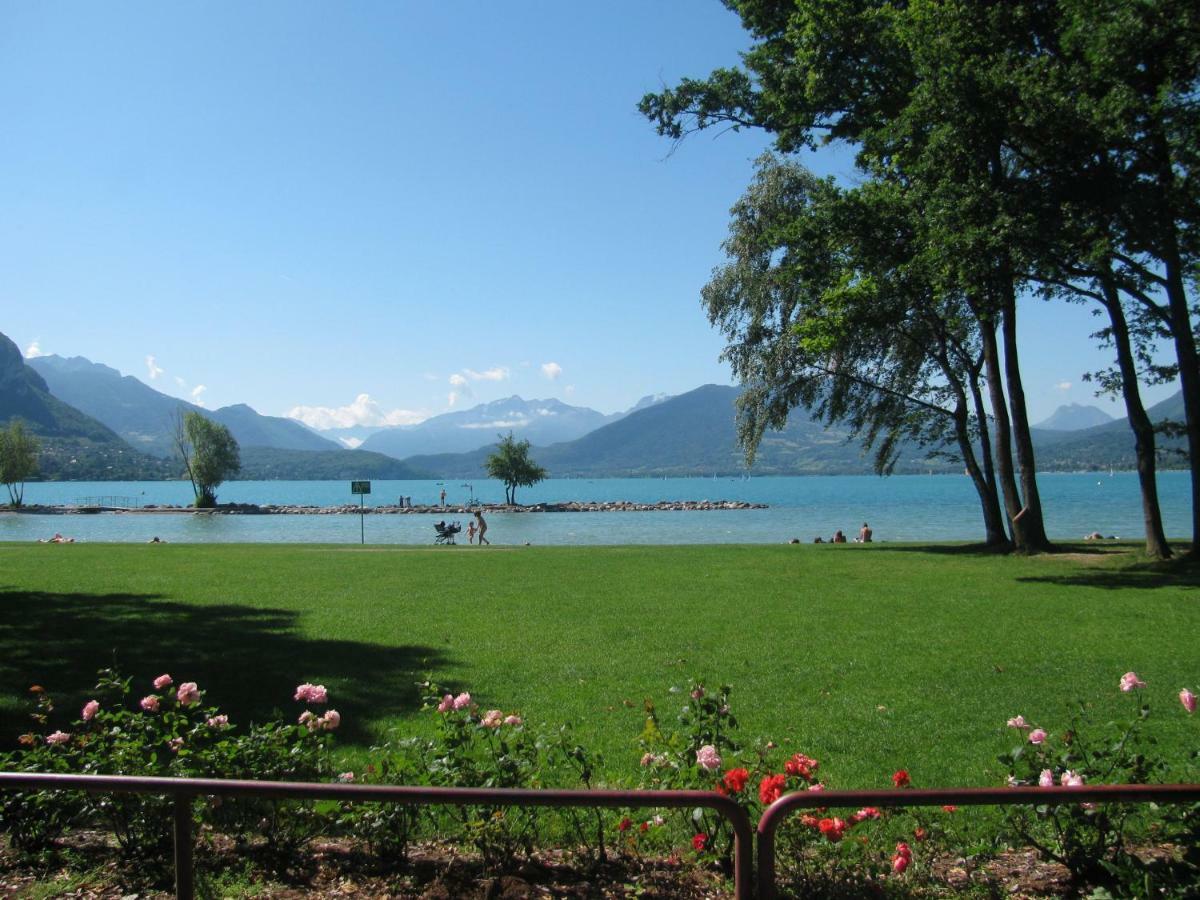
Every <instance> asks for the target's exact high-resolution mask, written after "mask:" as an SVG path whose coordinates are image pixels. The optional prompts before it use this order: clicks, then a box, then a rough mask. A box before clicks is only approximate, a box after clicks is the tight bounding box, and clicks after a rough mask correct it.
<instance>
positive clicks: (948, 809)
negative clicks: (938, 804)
mask: <svg viewBox="0 0 1200 900" xmlns="http://www.w3.org/2000/svg"><path fill="white" fill-rule="evenodd" d="M942 812H949V813H952V812H958V807H957V806H954V805H952V804H946V805H945V806H943V807H942Z"/></svg>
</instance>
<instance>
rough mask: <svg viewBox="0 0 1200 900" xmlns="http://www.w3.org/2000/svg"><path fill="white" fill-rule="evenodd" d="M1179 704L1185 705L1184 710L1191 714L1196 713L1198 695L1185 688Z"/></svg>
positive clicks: (1180, 695) (1180, 693)
mask: <svg viewBox="0 0 1200 900" xmlns="http://www.w3.org/2000/svg"><path fill="white" fill-rule="evenodd" d="M1179 702H1180V703H1182V704H1183V708H1184V709H1186V710H1187V711H1188V712H1190V713H1194V712H1195V711H1196V695H1195V694H1193V693H1192V692H1191V691H1189V690H1188V689H1187V688H1184V689H1183V690H1182V691H1180V692H1179Z"/></svg>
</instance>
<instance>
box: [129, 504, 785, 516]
mask: <svg viewBox="0 0 1200 900" xmlns="http://www.w3.org/2000/svg"><path fill="white" fill-rule="evenodd" d="M766 508H767V504H765V503H747V502H746V501H744V500H660V501H658V502H656V503H634V502H633V501H630V500H608V501H574V500H573V501H569V502H567V503H534V504H531V505H529V506H506V505H504V504H495V503H487V504H483V505H480V506H363V507H359V505H358V504H357V503H344V504H340V505H338V506H304V505H298V504H296V505H293V504H264V505H261V506H260V505H258V504H254V503H229V504H223V505H221V506H218V507H216V508H215V509H204V510H196V509H192V508H190V507H180V506H147V507H143V508H142V509H141V510H138V512H143V513H147V512H192V513H202V514H203V513H207V514H217V515H232V516H239V515H240V516H341V515H351V514H357V513H360V512H361V513H366V514H369V515H376V516H390V515H427V516H428V515H437V516H443V517H444V516H469V515H471V513H473V512H474V511H475V510H477V509H478V510H481V511H482V512H485V513H493V512H497V513H556V512H688V511H702V512H707V511H710V510H719V509H766Z"/></svg>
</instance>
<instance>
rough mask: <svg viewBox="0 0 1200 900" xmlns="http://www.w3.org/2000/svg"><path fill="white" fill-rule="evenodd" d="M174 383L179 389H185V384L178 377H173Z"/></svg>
mask: <svg viewBox="0 0 1200 900" xmlns="http://www.w3.org/2000/svg"><path fill="white" fill-rule="evenodd" d="M175 383H176V384H177V385H179V386H180V387H181V388H186V387H187V382H186V381H184V380H183V379H182V378H180V377H179V376H178V375H176V376H175Z"/></svg>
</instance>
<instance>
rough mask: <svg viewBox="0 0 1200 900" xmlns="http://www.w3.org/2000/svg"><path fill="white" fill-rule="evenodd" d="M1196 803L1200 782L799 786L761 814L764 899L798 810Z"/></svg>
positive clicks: (770, 893) (771, 893) (769, 899)
mask: <svg viewBox="0 0 1200 900" xmlns="http://www.w3.org/2000/svg"><path fill="white" fill-rule="evenodd" d="M1151 802H1157V803H1195V802H1200V784H1099V785H1093V786H1090V787H1087V786H1085V787H1002V788H935V789H928V790H910V789H907V788H905V789H901V790H890V791H821V792H820V793H816V794H814V793H810V792H808V791H798V792H796V793H793V794H787V795H785V796H783V797H780V798H779V799H778V800H776V801H775V802H774V803H772V804H771V805H770V806H769V807H767V809H765V810H764V811H763V815H762V818H761V819H759V820H758V900H775V897H776V886H775V832H776V831H777V830H778V829H779V826H780V825H782V824H783V822H784V821H785V820H786V819H787V818H788V816H789V815H791V814H792V813H793V812H795V811H796V810H801V809H813V808H814V807H820V808H822V809H850V808H862V807H864V806H875V807H879V806H890V807H895V806H950V805H953V806H1057V805H1062V804H1069V803H1151Z"/></svg>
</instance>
